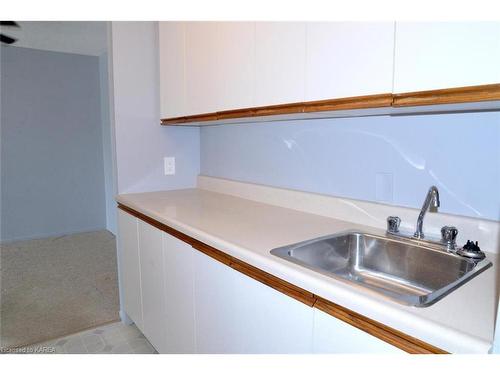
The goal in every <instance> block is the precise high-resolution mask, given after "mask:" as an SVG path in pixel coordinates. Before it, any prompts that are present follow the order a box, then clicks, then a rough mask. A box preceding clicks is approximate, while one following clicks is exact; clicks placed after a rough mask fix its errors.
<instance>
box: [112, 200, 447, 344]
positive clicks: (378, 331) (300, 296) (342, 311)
mask: <svg viewBox="0 0 500 375" xmlns="http://www.w3.org/2000/svg"><path fill="white" fill-rule="evenodd" d="M118 208H119V209H121V210H123V211H125V212H127V213H128V214H130V215H132V216H135V217H136V218H138V219H139V220H142V221H144V222H146V223H148V224H150V225H152V226H153V227H155V228H157V229H159V230H161V231H164V232H166V233H168V234H170V235H172V236H174V237H176V238H178V239H179V240H181V241H184V242H186V243H187V244H189V245H191V246H192V247H193V248H194V249H196V250H198V251H200V252H202V253H204V254H205V255H207V256H209V257H211V258H212V259H215V260H217V261H219V262H221V263H223V264H225V265H226V266H229V267H231V268H233V269H234V270H236V271H238V272H240V273H242V274H244V275H246V276H248V277H251V278H252V279H254V280H257V281H259V282H261V283H262V284H264V285H267V286H269V287H271V288H273V289H275V290H277V291H278V292H281V293H283V294H285V295H287V296H289V297H291V298H294V299H295V300H297V301H299V302H302V303H304V304H306V305H307V306H309V307H315V308H317V309H319V310H321V311H323V312H325V313H327V314H329V315H331V316H333V317H335V318H337V319H340V320H342V321H344V322H345V323H347V324H349V325H351V326H353V327H356V328H358V329H361V330H362V331H364V332H366V333H368V334H370V335H372V336H374V337H377V338H379V339H380V340H382V341H385V342H387V343H389V344H391V345H393V346H395V347H397V348H399V349H401V350H403V351H405V352H408V353H412V354H446V353H447V352H446V351H444V350H442V349H439V348H436V347H435V346H432V345H430V344H427V343H426V342H423V341H421V340H418V339H416V338H414V337H412V336H409V335H406V334H404V333H402V332H400V331H398V330H395V329H393V328H391V327H388V326H386V325H384V324H382V323H379V322H377V321H375V320H373V319H370V318H367V317H366V316H364V315H361V314H358V313H356V312H354V311H352V310H349V309H347V308H345V307H342V306H340V305H337V304H335V303H333V302H331V301H328V300H326V299H324V298H322V297H319V296H317V295H315V294H313V293H311V292H309V291H307V290H305V289H302V288H300V287H298V286H296V285H294V284H291V283H289V282H288V281H285V280H282V279H280V278H279V277H276V276H274V275H271V274H270V273H267V272H265V271H262V270H261V269H259V268H257V267H255V266H252V265H250V264H248V263H245V262H243V261H241V260H239V259H237V258H235V257H233V256H230V255H228V254H226V253H224V252H223V251H221V250H218V249H216V248H214V247H212V246H210V245H207V244H205V243H203V242H201V241H199V240H197V239H195V238H193V237H191V236H188V235H187V234H184V233H182V232H180V231H178V230H176V229H174V228H172V227H170V226H168V225H166V224H163V223H161V222H159V221H158V220H155V219H153V218H151V217H149V216H147V215H144V214H142V213H140V212H138V211H136V210H134V209H132V208H130V207H128V206H125V205H123V204H121V203H118Z"/></svg>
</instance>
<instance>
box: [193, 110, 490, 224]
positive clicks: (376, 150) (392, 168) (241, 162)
mask: <svg viewBox="0 0 500 375" xmlns="http://www.w3.org/2000/svg"><path fill="white" fill-rule="evenodd" d="M499 163H500V113H499V112H482V113H461V114H438V115H413V116H408V115H406V116H371V117H357V118H337V119H321V120H297V121H280V122H268V123H255V124H240V125H230V126H225V125H222V126H207V127H202V129H201V174H203V175H207V176H213V177H221V178H227V179H233V180H238V181H244V182H253V183H258V184H264V185H270V186H276V187H283V188H289V189H296V190H301V191H308V192H314V193H320V194H327V195H333V196H340V197H347V198H353V199H361V200H367V201H376V202H384V203H389V204H395V205H401V206H407V207H413V208H419V207H420V206H421V204H422V202H423V200H424V197H425V194H426V192H427V189H428V188H429V186H431V185H436V186H437V187H438V188H439V191H440V194H441V207H440V211H441V212H443V213H451V214H458V215H466V216H472V217H479V218H485V219H492V220H499V219H500V169H499V168H498V165H499Z"/></svg>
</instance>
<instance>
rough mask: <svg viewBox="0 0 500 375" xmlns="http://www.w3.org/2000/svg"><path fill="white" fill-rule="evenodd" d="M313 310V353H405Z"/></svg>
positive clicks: (321, 312) (319, 311)
mask: <svg viewBox="0 0 500 375" xmlns="http://www.w3.org/2000/svg"><path fill="white" fill-rule="evenodd" d="M313 310H314V334H313V336H314V340H313V351H314V353H353V354H356V353H379V354H381V353H389V354H390V353H405V352H403V351H402V350H400V349H398V348H396V347H395V346H392V345H390V344H388V343H386V342H385V341H382V340H380V339H378V338H376V337H374V336H372V335H370V334H368V333H366V332H363V331H362V330H360V329H358V328H356V327H353V326H351V325H349V324H347V323H345V322H343V321H342V320H339V319H337V318H334V317H333V316H331V315H328V314H327V313H324V312H323V311H321V310H318V309H313Z"/></svg>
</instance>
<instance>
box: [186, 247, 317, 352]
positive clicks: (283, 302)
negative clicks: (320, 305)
mask: <svg viewBox="0 0 500 375" xmlns="http://www.w3.org/2000/svg"><path fill="white" fill-rule="evenodd" d="M195 301H196V337H197V352H198V353H310V352H311V349H312V322H313V309H312V308H310V307H308V306H306V305H304V304H302V303H300V302H298V301H296V300H294V299H292V298H290V297H288V296H285V295H283V294H281V293H279V292H278V291H276V290H274V289H272V288H270V287H268V286H266V285H264V284H262V283H260V282H258V281H255V280H253V279H252V278H250V277H248V276H246V275H243V274H241V273H239V272H237V271H235V270H234V269H232V268H230V267H228V266H226V265H224V264H222V263H220V262H218V261H216V260H213V259H212V258H209V257H208V256H206V255H204V254H202V253H196V254H195Z"/></svg>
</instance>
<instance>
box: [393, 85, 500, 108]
mask: <svg viewBox="0 0 500 375" xmlns="http://www.w3.org/2000/svg"><path fill="white" fill-rule="evenodd" d="M489 100H500V84H491V85H480V86H465V87H454V88H449V89H440V90H427V91H416V92H407V93H402V94H394V95H393V103H392V106H393V107H412V106H420V105H435V104H453V103H467V102H483V101H489Z"/></svg>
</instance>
